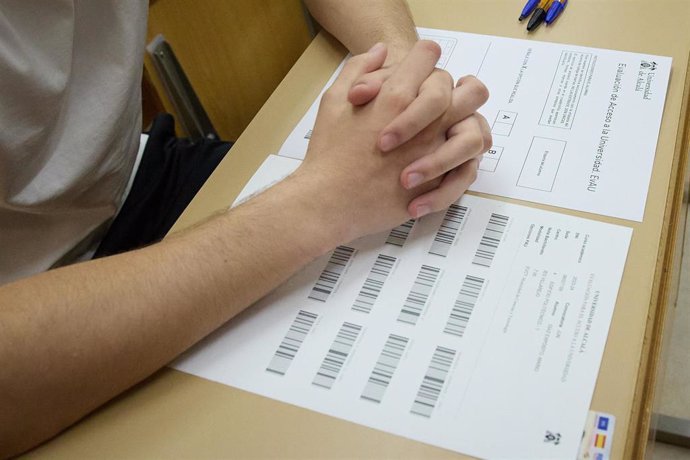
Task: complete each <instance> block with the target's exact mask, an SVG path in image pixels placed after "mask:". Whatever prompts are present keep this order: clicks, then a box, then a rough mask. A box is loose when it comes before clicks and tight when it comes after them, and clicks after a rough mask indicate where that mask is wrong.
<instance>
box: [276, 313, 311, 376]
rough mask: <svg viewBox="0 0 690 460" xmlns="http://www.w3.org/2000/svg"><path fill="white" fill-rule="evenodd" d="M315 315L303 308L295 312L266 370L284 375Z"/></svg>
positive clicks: (307, 332)
mask: <svg viewBox="0 0 690 460" xmlns="http://www.w3.org/2000/svg"><path fill="white" fill-rule="evenodd" d="M317 317H318V315H317V314H315V313H310V312H308V311H304V310H300V311H299V312H298V313H297V317H295V319H294V320H293V321H292V325H291V326H290V329H288V332H287V334H285V338H283V341H282V342H280V345H279V346H278V349H277V350H276V352H275V354H274V355H273V358H272V359H271V362H270V363H269V364H268V367H267V368H266V370H267V371H269V372H274V373H276V374H280V375H285V373H286V372H287V370H288V368H289V367H290V364H291V363H292V360H293V359H294V358H295V355H297V352H298V351H299V348H300V346H301V345H302V342H304V339H305V338H306V337H307V334H309V331H310V330H311V327H312V326H313V325H314V322H315V321H316V318H317Z"/></svg>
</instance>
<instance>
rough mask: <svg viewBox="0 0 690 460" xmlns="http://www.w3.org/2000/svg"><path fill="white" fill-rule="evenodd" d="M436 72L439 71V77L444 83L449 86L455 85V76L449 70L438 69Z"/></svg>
mask: <svg viewBox="0 0 690 460" xmlns="http://www.w3.org/2000/svg"><path fill="white" fill-rule="evenodd" d="M436 73H438V75H439V78H440V79H441V80H442V83H443V84H445V85H446V87H448V88H452V87H453V82H454V81H453V76H452V75H451V74H450V72H448V71H447V70H444V69H438V68H437V69H436Z"/></svg>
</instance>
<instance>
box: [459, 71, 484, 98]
mask: <svg viewBox="0 0 690 460" xmlns="http://www.w3.org/2000/svg"><path fill="white" fill-rule="evenodd" d="M460 82H461V84H462V85H463V86H465V87H466V88H469V89H470V91H471V92H472V94H474V96H475V97H476V98H477V102H478V103H479V105H484V104H485V103H486V101H488V100H489V88H487V87H486V85H485V84H484V83H482V81H481V80H479V79H478V78H477V77H475V76H474V75H466V76H464V77H462V78H461V79H460Z"/></svg>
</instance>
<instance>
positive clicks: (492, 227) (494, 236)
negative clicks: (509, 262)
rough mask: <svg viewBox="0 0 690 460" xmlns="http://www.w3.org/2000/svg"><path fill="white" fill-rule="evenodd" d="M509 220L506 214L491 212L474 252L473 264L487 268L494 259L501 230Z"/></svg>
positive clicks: (501, 233)
mask: <svg viewBox="0 0 690 460" xmlns="http://www.w3.org/2000/svg"><path fill="white" fill-rule="evenodd" d="M509 220H510V219H509V218H508V216H503V215H501V214H496V213H492V214H491V218H489V223H488V224H487V226H486V229H484V235H483V236H482V240H481V241H480V242H479V247H478V248H477V252H476V253H475V254H474V260H472V263H473V264H475V265H481V266H482V267H487V268H488V267H491V262H493V260H494V256H495V255H496V250H497V249H498V245H499V244H500V242H501V238H502V237H503V232H504V231H505V229H506V227H507V226H508V221H509Z"/></svg>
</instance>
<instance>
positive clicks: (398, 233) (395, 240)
mask: <svg viewBox="0 0 690 460" xmlns="http://www.w3.org/2000/svg"><path fill="white" fill-rule="evenodd" d="M414 222H415V220H414V219H410V220H408V221H407V222H405V223H404V224H401V225H398V226H397V227H395V228H394V229H393V230H391V232H390V234H389V235H388V239H386V244H392V245H394V246H400V247H403V245H404V244H405V241H407V237H408V236H410V231H412V227H413V226H414Z"/></svg>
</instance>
